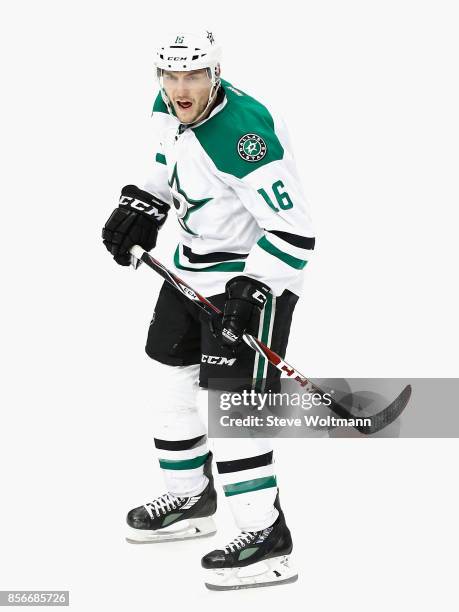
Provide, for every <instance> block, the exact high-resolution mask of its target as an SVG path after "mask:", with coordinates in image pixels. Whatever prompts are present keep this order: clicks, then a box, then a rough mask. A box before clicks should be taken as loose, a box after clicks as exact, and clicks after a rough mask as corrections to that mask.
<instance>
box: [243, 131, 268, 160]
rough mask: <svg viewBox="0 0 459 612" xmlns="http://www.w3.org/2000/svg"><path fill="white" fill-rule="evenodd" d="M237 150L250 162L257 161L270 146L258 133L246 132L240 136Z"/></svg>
mask: <svg viewBox="0 0 459 612" xmlns="http://www.w3.org/2000/svg"><path fill="white" fill-rule="evenodd" d="M237 152H238V153H239V155H240V156H241V157H242V159H244V160H245V161H248V162H257V161H260V159H263V157H264V156H265V155H266V153H267V152H268V146H267V144H266V142H265V141H264V140H263V138H262V137H261V136H259V135H258V134H245V135H244V136H242V138H239V141H238V143H237Z"/></svg>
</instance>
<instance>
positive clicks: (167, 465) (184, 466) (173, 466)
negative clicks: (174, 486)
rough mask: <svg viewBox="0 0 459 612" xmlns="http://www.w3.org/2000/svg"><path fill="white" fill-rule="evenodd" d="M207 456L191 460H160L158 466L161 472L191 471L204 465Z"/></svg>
mask: <svg viewBox="0 0 459 612" xmlns="http://www.w3.org/2000/svg"><path fill="white" fill-rule="evenodd" d="M208 454H209V453H206V454H205V455H201V456H200V457H194V458H193V459H182V460H180V459H160V460H159V465H160V467H161V468H162V469H163V470H193V469H194V468H198V467H201V465H204V463H205V462H206V459H207V456H208Z"/></svg>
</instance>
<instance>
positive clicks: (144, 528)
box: [126, 452, 217, 544]
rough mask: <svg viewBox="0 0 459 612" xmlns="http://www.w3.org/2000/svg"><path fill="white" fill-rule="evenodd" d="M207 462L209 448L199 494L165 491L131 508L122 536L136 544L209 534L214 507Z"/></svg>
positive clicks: (214, 495) (213, 525)
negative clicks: (190, 495)
mask: <svg viewBox="0 0 459 612" xmlns="http://www.w3.org/2000/svg"><path fill="white" fill-rule="evenodd" d="M211 463H212V453H211V452H209V456H208V457H207V459H206V462H205V464H204V474H205V475H206V476H207V478H208V479H209V482H208V483H207V487H206V488H205V489H204V491H203V492H202V493H200V494H199V495H193V496H192V497H177V496H176V495H172V494H171V493H165V494H164V495H161V496H160V497H157V498H156V499H155V500H153V501H152V502H149V503H147V504H145V505H144V506H139V507H138V508H134V509H133V510H131V511H130V512H129V513H128V515H127V519H126V520H127V523H128V525H129V533H128V535H127V537H126V540H127V541H128V542H132V543H135V544H137V543H147V542H164V541H167V540H187V539H188V538H198V537H203V536H211V535H213V534H214V533H215V532H216V527H215V522H214V519H213V518H212V515H213V514H215V512H216V510H217V493H216V491H215V488H214V479H213V476H212V468H211Z"/></svg>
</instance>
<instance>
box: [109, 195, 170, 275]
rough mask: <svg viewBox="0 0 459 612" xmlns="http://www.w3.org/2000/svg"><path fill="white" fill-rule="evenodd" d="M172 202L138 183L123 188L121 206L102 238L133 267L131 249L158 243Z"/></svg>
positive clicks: (119, 259) (116, 256)
mask: <svg viewBox="0 0 459 612" xmlns="http://www.w3.org/2000/svg"><path fill="white" fill-rule="evenodd" d="M169 208H170V206H169V204H166V203H165V202H162V201H161V200H159V199H158V198H156V197H155V196H153V195H151V194H150V193H148V192H147V191H143V190H142V189H139V188H138V187H136V186H135V185H126V187H123V189H122V190H121V196H120V201H119V206H118V208H115V210H114V211H113V212H112V214H111V215H110V217H109V218H108V221H107V222H106V224H105V225H104V228H103V230H102V240H103V242H104V244H105V246H106V247H107V249H108V250H109V251H110V253H111V254H112V255H113V258H114V260H115V261H116V262H117V263H119V264H120V265H121V266H129V264H130V263H131V255H130V253H129V249H130V248H131V247H132V246H134V244H138V245H139V246H141V247H142V248H143V249H145V250H146V251H151V249H153V248H154V247H155V246H156V239H157V237H158V230H159V229H160V227H161V226H162V225H163V223H164V222H165V221H166V217H167V213H168V211H169Z"/></svg>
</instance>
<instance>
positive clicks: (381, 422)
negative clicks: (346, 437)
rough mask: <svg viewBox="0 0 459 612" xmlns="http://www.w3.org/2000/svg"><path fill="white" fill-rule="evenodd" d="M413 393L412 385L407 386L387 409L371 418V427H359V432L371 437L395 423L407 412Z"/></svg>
mask: <svg viewBox="0 0 459 612" xmlns="http://www.w3.org/2000/svg"><path fill="white" fill-rule="evenodd" d="M411 392H412V388H411V385H407V386H406V387H405V388H404V389H403V391H402V392H401V393H400V395H398V396H397V397H396V398H395V399H394V401H393V402H392V403H391V404H389V406H387V408H385V409H384V410H382V411H381V412H379V413H378V414H375V415H373V416H372V417H370V418H371V425H369V426H362V427H358V430H359V431H360V432H361V433H363V434H366V435H371V434H374V433H377V432H378V431H381V429H384V428H385V427H387V426H388V425H390V424H391V423H393V422H394V421H395V419H398V417H399V416H400V415H401V414H402V412H403V411H404V410H405V408H406V406H407V404H408V402H409V401H410V397H411Z"/></svg>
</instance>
